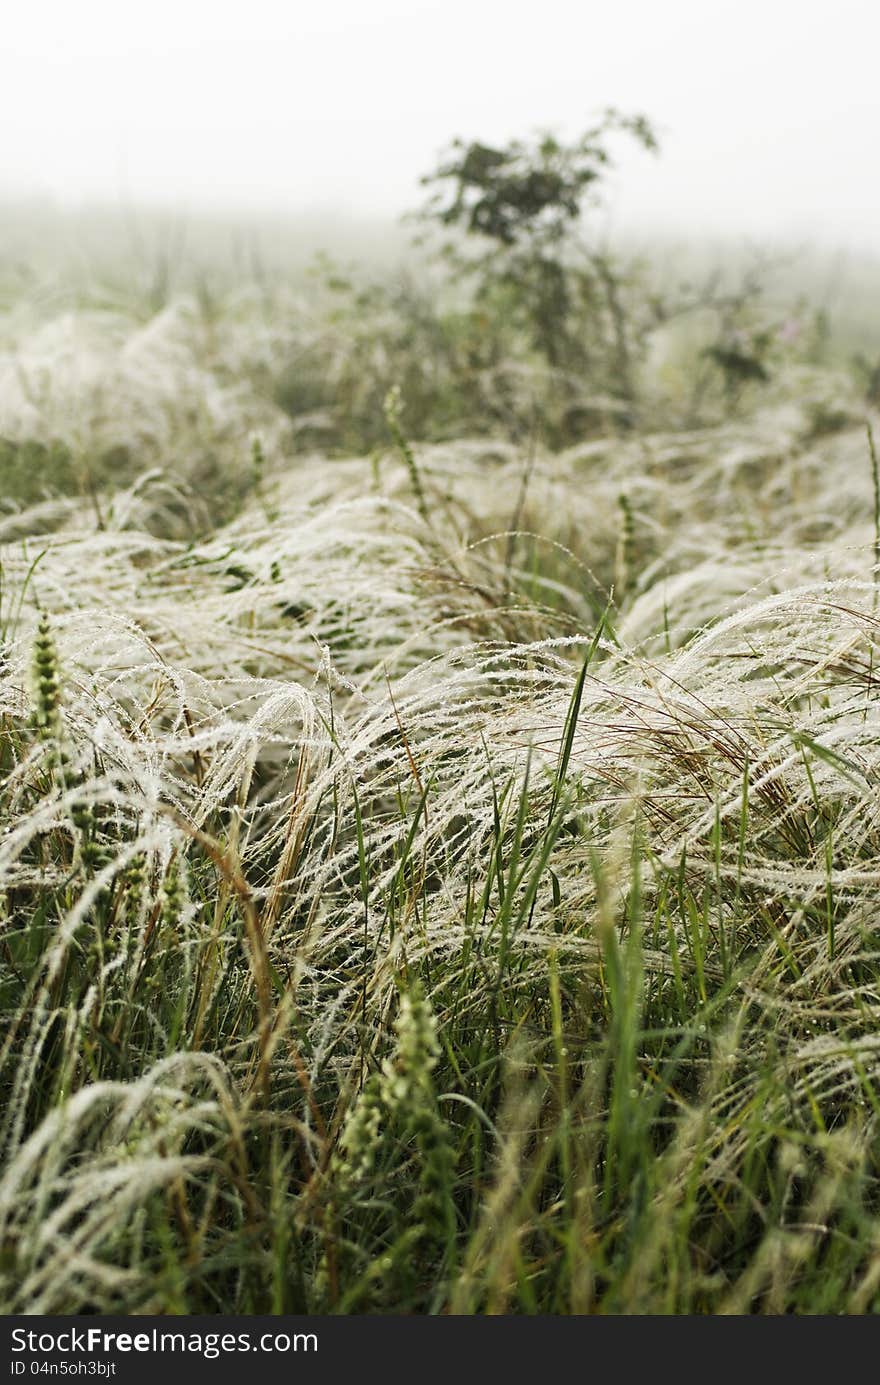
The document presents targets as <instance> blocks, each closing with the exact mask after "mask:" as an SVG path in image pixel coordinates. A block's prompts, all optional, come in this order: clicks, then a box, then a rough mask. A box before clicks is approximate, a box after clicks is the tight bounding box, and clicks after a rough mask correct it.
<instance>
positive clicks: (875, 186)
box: [0, 0, 880, 251]
mask: <svg viewBox="0 0 880 1385" xmlns="http://www.w3.org/2000/svg"><path fill="white" fill-rule="evenodd" d="M878 54H880V3H878V0H821V3H820V2H818V0H601V3H595V2H594V0H528V2H527V3H523V2H522V0H445V3H435V0H324V3H323V4H318V3H306V0H287V3H272V2H271V0H238V3H234V4H233V3H228V2H227V0H213V2H212V3H204V0H152V3H148V0H140V2H139V3H135V0H63V3H59V2H58V0H6V4H5V5H4V12H3V15H2V22H0V130H2V132H3V134H2V138H0V192H2V193H3V194H7V195H8V194H10V193H12V194H17V193H20V192H26V193H50V194H52V195H53V196H56V197H58V198H60V199H63V200H65V201H71V202H74V203H79V202H83V201H87V200H90V199H93V198H100V199H102V200H107V199H109V200H115V199H117V198H125V199H128V200H133V201H149V202H160V203H163V204H169V203H170V204H174V205H176V206H179V207H181V208H183V209H192V210H194V209H199V208H204V207H210V206H225V207H248V208H261V207H265V208H267V209H269V208H290V209H294V210H301V209H314V208H316V207H319V206H323V207H327V206H334V207H338V208H339V209H340V210H342V209H347V210H350V211H351V212H354V213H356V214H357V215H364V214H366V215H372V214H373V213H376V212H379V213H388V212H392V213H393V212H398V211H401V210H403V209H405V208H406V207H411V206H412V205H413V204H414V203H417V202H418V201H419V200H420V197H421V194H420V192H419V190H418V187H417V179H418V176H419V174H420V173H423V172H426V171H427V170H428V169H430V168H431V167H432V165H433V163H434V161H435V158H436V155H437V153H438V152H439V151H440V150H441V149H442V148H443V147H444V146H445V145H446V144H447V143H448V141H449V140H450V139H451V137H452V136H454V135H456V134H460V135H462V136H464V137H465V138H480V139H482V140H485V141H489V142H491V141H492V140H504V139H506V138H509V137H510V136H513V135H518V134H528V133H529V132H531V131H533V130H534V129H535V128H536V127H539V126H540V127H549V128H553V129H555V130H557V131H558V132H559V133H560V134H562V135H574V134H576V133H577V132H578V131H579V130H580V129H581V128H582V127H584V126H585V125H586V124H588V123H589V121H590V119H591V117H592V116H593V115H594V114H595V113H596V112H597V111H598V110H599V109H600V108H601V107H603V106H605V105H608V104H614V105H617V106H618V107H620V108H621V109H623V110H626V111H636V110H638V111H644V112H645V113H646V114H647V115H648V116H649V117H650V118H652V119H653V120H654V121H655V122H656V124H657V125H658V127H659V128H660V130H661V133H662V142H663V152H662V155H661V158H660V159H659V160H656V161H655V160H653V159H651V158H650V157H649V156H647V155H645V154H631V155H626V156H625V157H624V156H623V151H621V152H622V158H621V164H620V170H619V173H618V174H617V175H616V177H615V180H614V185H613V189H612V190H611V191H612V213H613V220H614V224H615V225H617V226H620V227H624V228H626V229H628V230H633V229H635V230H639V229H642V230H644V231H645V232H650V231H651V230H654V229H661V230H672V231H676V232H684V231H688V230H690V231H694V232H704V231H710V232H721V231H729V232H734V233H736V234H743V233H746V234H751V235H756V236H773V235H775V234H779V235H783V236H786V237H792V236H796V237H802V238H805V239H806V238H809V239H814V240H817V241H819V242H825V243H828V242H830V243H835V244H842V245H849V246H853V247H858V248H862V249H867V250H872V249H874V250H878V251H880V156H878V150H880V80H878V76H880V56H878Z"/></svg>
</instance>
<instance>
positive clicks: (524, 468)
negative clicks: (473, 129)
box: [0, 245, 880, 1314]
mask: <svg viewBox="0 0 880 1385" xmlns="http://www.w3.org/2000/svg"><path fill="white" fill-rule="evenodd" d="M24 254H25V252H24V251H22V252H21V256H19V255H18V253H17V252H16V254H12V253H11V252H9V250H8V247H7V253H6V257H5V259H4V261H3V266H2V275H0V288H2V294H0V307H2V313H0V479H2V494H0V1009H2V1015H3V1030H2V1038H0V1092H2V1100H0V1145H2V1173H0V1306H2V1309H3V1311H4V1312H6V1313H62V1314H70V1313H93V1312H123V1313H131V1314H135V1313H171V1314H179V1313H214V1312H218V1313H219V1312H228V1313H276V1314H281V1313H304V1312H306V1313H367V1312H374V1313H399V1312H406V1313H459V1314H460V1313H468V1314H470V1313H535V1312H540V1313H551V1314H567V1313H577V1314H582V1313H713V1314H718V1313H733V1314H740V1313H752V1312H759V1313H817V1312H824V1313H862V1312H871V1311H876V1310H877V1308H878V1307H880V1219H878V1216H880V1164H878V1160H880V1130H878V1115H880V918H878V904H877V900H878V886H880V701H877V700H875V695H874V684H875V682H876V681H877V678H876V677H875V674H874V667H873V666H874V658H875V650H878V647H880V609H878V607H880V480H878V461H877V449H878V448H880V420H878V419H877V404H878V393H880V391H878V389H877V384H876V380H875V379H874V378H873V377H872V374H871V370H870V362H871V357H870V350H871V349H873V351H874V356H875V357H876V358H877V359H878V360H880V351H878V347H877V339H876V333H877V331H878V330H880V324H878V323H877V322H876V321H875V322H874V323H873V328H872V324H871V323H870V321H867V320H866V319H865V317H864V304H863V300H860V302H859V308H860V311H861V312H862V317H861V318H859V320H858V321H854V320H849V325H848V321H847V320H846V319H845V315H844V319H843V320H840V319H838V318H835V316H834V305H833V304H832V305H831V308H830V309H827V310H826V309H825V308H824V307H823V306H822V304H820V305H819V307H820V308H822V311H819V310H817V306H816V302H815V301H811V298H810V293H811V290H812V289H813V288H814V287H815V282H814V281H810V282H809V283H808V284H807V286H806V288H805V289H800V288H799V291H798V300H799V301H797V302H789V301H788V300H786V302H785V303H782V301H781V299H780V298H779V295H778V294H777V297H776V299H774V298H773V295H772V294H769V295H768V293H767V292H765V291H764V290H763V289H760V290H759V288H758V287H756V286H755V284H752V283H751V282H749V283H747V284H746V286H745V288H743V280H742V277H741V276H740V278H739V279H737V280H736V283H735V284H734V286H733V287H732V288H731V287H729V286H728V287H726V288H723V290H722V289H719V288H718V282H719V281H717V280H716V279H713V281H712V283H713V287H712V291H711V293H709V291H708V290H706V291H705V292H702V293H701V294H698V295H696V296H692V297H691V298H687V299H686V300H683V303H684V306H681V305H680V306H679V309H678V310H677V311H676V312H674V313H670V314H669V315H664V314H663V313H662V312H658V311H657V306H656V303H657V295H656V291H655V290H653V289H650V290H649V287H648V286H647V279H646V278H645V277H644V275H643V274H642V273H641V272H639V273H636V272H635V271H633V273H632V274H631V275H630V274H629V273H627V274H626V275H623V274H620V275H617V273H616V271H615V276H614V278H613V280H612V282H611V287H610V288H609V285H608V283H604V281H602V282H603V283H604V290H607V292H605V297H604V298H602V299H601V301H600V302H599V304H598V306H597V302H596V301H594V300H591V301H590V303H589V304H587V305H586V307H584V312H585V313H586V312H589V313H590V314H591V316H590V319H589V320H590V322H592V323H597V322H598V324H599V326H598V327H596V329H595V331H596V335H595V336H594V337H593V338H591V339H590V349H591V352H592V356H591V360H592V361H593V362H595V363H596V364H595V367H594V369H593V374H581V375H577V377H576V378H574V375H573V372H572V371H570V370H568V368H567V366H566V363H565V362H562V363H560V362H553V361H550V362H548V360H547V357H546V353H544V354H543V355H542V354H541V353H540V352H537V351H536V350H535V349H534V345H533V343H530V342H529V341H527V340H526V339H525V337H524V333H523V326H522V321H521V319H519V318H518V317H517V313H516V307H517V305H516V304H515V303H511V302H510V300H509V298H508V299H505V300H503V301H502V300H501V299H496V300H494V312H493V311H489V309H487V307H486V305H485V304H484V305H482V306H480V305H479V304H478V305H477V307H476V308H469V307H468V305H467V303H462V302H461V301H459V299H458V298H456V296H455V293H454V292H453V291H452V290H451V289H450V288H449V285H448V283H447V284H446V287H445V288H444V289H442V290H441V289H436V290H435V288H434V287H433V285H434V284H435V280H437V281H438V282H439V280H438V275H439V271H437V269H436V266H434V265H431V266H429V267H428V268H426V269H424V270H419V268H418V267H416V268H412V267H411V268H410V269H409V270H407V271H406V273H405V274H401V275H395V273H394V272H393V271H391V270H388V269H386V268H383V269H382V271H381V273H380V272H379V271H378V270H376V271H375V272H374V273H372V275H370V274H367V275H365V276H362V277H360V278H359V277H358V272H357V271H354V270H349V269H344V270H343V269H340V268H339V266H338V265H336V264H330V263H329V262H324V263H323V265H322V266H319V269H318V270H317V271H316V272H315V273H313V274H311V275H309V274H306V273H304V272H302V271H300V270H297V271H296V272H295V273H294V272H293V271H290V272H289V273H287V272H285V273H282V272H280V271H276V270H274V269H272V268H271V267H267V265H266V264H265V263H263V262H261V261H260V259H259V257H257V256H254V255H248V254H247V253H245V252H244V251H242V253H241V255H240V256H239V258H238V260H237V261H236V262H235V263H234V264H233V265H232V267H231V268H230V269H229V270H228V272H226V273H225V274H224V273H220V271H219V270H217V269H216V267H215V266H213V265H212V264H208V267H207V268H206V267H205V263H206V262H207V261H205V262H203V263H202V265H201V268H199V266H198V265H195V268H193V267H192V265H191V266H190V270H189V271H188V272H187V273H186V274H178V273H177V272H176V269H175V264H176V261H175V259H174V255H173V254H168V255H165V256H164V257H163V256H162V255H158V254H156V253H153V252H151V253H150V254H148V255H146V256H139V255H138V254H136V253H134V251H132V249H131V246H130V245H129V247H128V249H127V251H126V253H125V254H120V255H118V256H112V255H110V254H109V253H105V252H103V251H102V254H103V256H104V258H103V260H102V265H103V269H102V272H101V273H100V274H99V273H97V272H95V267H94V263H91V264H89V265H88V266H83V264H81V263H80V264H74V263H71V262H65V263H64V265H63V266H62V267H61V268H60V269H59V268H58V266H57V265H55V267H54V268H53V267H52V266H48V267H47V264H46V263H43V262H41V261H40V262H38V261H37V260H32V261H31V262H26V261H25V260H24V259H23V258H22V256H23V255H24ZM193 263H194V262H193ZM596 265H597V266H599V265H600V262H599V261H598V260H597V261H596ZM596 272H597V273H598V272H599V269H598V268H597V271H596ZM872 272H873V271H872ZM432 276H433V277H432ZM444 282H445V281H444ZM591 282H592V281H591ZM426 283H427V284H428V285H429V287H428V288H425V284H426ZM612 290H613V291H612ZM621 294H622V295H623V297H621ZM444 295H445V297H444ZM652 295H653V296H652ZM817 296H818V295H817ZM855 297H858V295H855ZM438 303H439V304H440V306H438ZM491 306H492V305H490V307H491ZM621 323H623V324H624V328H625V331H626V332H629V331H630V330H631V331H632V336H631V337H626V336H622V335H621ZM848 330H849V336H847V331H848ZM872 330H873V332H874V336H873V337H872V335H871V332H872ZM719 333H720V334H721V335H720V336H719ZM724 334H726V335H724ZM719 341H721V342H722V346H719V345H718V342H719ZM872 344H873V345H872ZM734 348H736V351H734ZM736 352H738V353H739V359H740V362H742V360H752V361H758V363H759V365H760V370H759V368H758V365H755V366H754V367H753V368H752V369H751V372H750V371H749V370H748V369H746V368H745V367H742V368H740V367H738V366H737V365H736ZM860 352H861V355H860V354H859V353H860ZM622 353H623V354H622ZM725 353H726V354H725ZM622 362H624V363H625V365H626V367H627V370H628V372H629V375H628V389H627V391H626V396H625V398H622V397H621V393H620V391H617V392H615V381H617V382H618V383H619V381H620V378H621V376H620V371H621V368H622V364H621V363H622ZM591 369H592V368H591ZM597 382H598V383H597ZM872 391H873V392H872ZM872 422H873V428H872ZM875 437H876V440H877V445H876V447H875V446H874V438H875Z"/></svg>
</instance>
